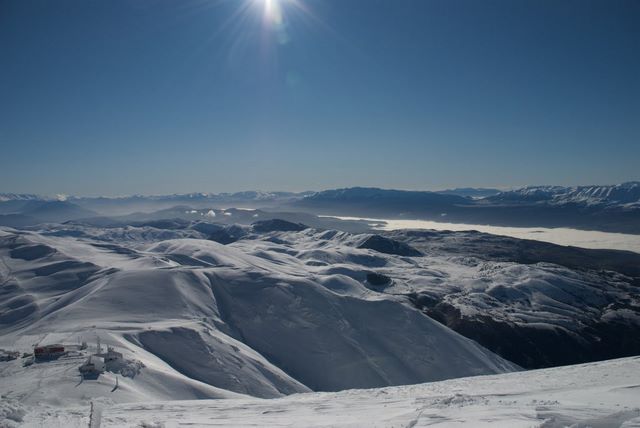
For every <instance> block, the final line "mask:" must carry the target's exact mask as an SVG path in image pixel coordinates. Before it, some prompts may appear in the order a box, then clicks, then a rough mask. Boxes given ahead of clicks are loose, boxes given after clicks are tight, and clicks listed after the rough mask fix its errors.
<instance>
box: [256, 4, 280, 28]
mask: <svg viewBox="0 0 640 428" xmlns="http://www.w3.org/2000/svg"><path fill="white" fill-rule="evenodd" d="M258 2H259V3H262V7H263V11H264V12H263V13H264V19H265V21H266V22H267V23H269V24H271V25H280V24H282V4H281V1H280V0H258Z"/></svg>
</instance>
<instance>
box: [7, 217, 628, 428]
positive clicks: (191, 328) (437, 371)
mask: <svg viewBox="0 0 640 428" xmlns="http://www.w3.org/2000/svg"><path fill="white" fill-rule="evenodd" d="M222 216H224V215H223V214H222ZM216 241H218V242H216ZM221 242H224V244H223V243H221ZM225 244H226V245H225ZM638 266H640V255H637V254H634V253H625V252H619V251H587V250H581V249H575V248H573V249H572V248H564V247H559V246H556V245H552V244H544V243H539V242H529V241H519V240H516V239H510V238H505V237H497V236H491V235H484V234H479V233H472V232H461V233H451V232H425V231H422V232H420V231H400V232H390V233H386V234H383V235H372V234H352V233H347V232H340V231H336V230H324V231H323V230H316V229H310V228H305V226H304V225H300V224H298V223H290V222H286V221H283V220H263V221H258V222H256V223H255V224H254V225H251V226H243V225H216V224H211V223H206V222H202V221H188V222H185V221H172V220H168V221H155V222H151V223H148V224H138V225H126V226H112V227H98V226H89V225H87V224H83V223H67V224H48V225H44V226H37V227H32V228H27V229H23V230H15V229H9V228H4V229H0V284H1V286H0V349H4V350H5V351H13V352H19V353H23V352H31V351H32V350H33V346H34V345H36V344H40V345H44V344H51V343H61V344H63V345H64V346H66V347H67V350H69V353H68V354H67V355H65V356H64V357H62V358H60V359H58V360H55V361H49V362H41V363H36V364H32V365H28V364H27V360H28V359H23V358H19V359H17V360H14V361H10V362H0V395H2V396H3V397H4V400H5V401H7V402H10V403H14V404H15V403H21V404H20V405H17V404H15V405H14V404H11V406H13V407H11V409H13V410H11V411H12V412H14V411H15V412H18V413H19V412H21V411H22V410H20V409H23V410H25V409H26V410H25V411H27V412H29V414H31V413H32V412H34V411H35V410H34V409H36V408H38V409H41V410H38V412H40V411H42V412H49V413H50V414H52V415H53V414H58V413H56V412H57V410H56V408H59V407H64V408H67V409H73V408H78V407H77V406H80V408H82V409H85V410H83V412H84V411H86V409H87V408H88V405H89V401H90V400H94V401H95V400H97V401H96V402H97V403H103V404H105V405H111V404H115V403H131V402H148V401H159V400H160V401H161V400H175V399H183V400H185V399H203V398H232V397H237V396H238V394H239V395H241V396H254V397H266V398H273V397H280V396H283V395H289V394H295V393H301V392H309V391H340V390H345V389H351V388H374V387H384V386H389V385H406V384H415V383H420V382H429V381H439V380H444V379H450V378H459V377H464V376H475V375H488V374H497V373H507V372H512V371H517V370H520V367H518V365H517V364H514V362H516V363H518V364H519V365H521V366H526V367H541V366H549V365H558V364H566V363H575V362H582V361H593V360H597V359H603V358H613V357H621V356H626V355H636V354H638V353H640V339H638V337H640V335H639V334H638V331H640V316H639V313H640V302H639V301H638V299H639V297H638V296H639V295H640V293H639V289H640V283H639V281H638V278H640V272H639V271H638ZM97 337H99V338H100V340H101V342H102V344H103V345H109V346H113V347H115V349H116V350H117V351H118V352H120V353H122V354H123V355H124V358H125V361H126V365H125V369H126V370H124V371H123V370H121V369H120V368H119V369H118V370H116V371H113V370H110V371H107V372H105V373H103V374H101V375H100V376H99V377H98V378H97V379H85V380H82V379H81V378H80V377H79V373H78V367H79V366H80V364H82V362H83V361H84V360H85V359H86V357H87V355H88V354H89V353H90V352H91V349H92V346H93V347H95V345H93V344H94V343H95V341H96V338H97ZM472 339H473V340H472ZM83 341H86V342H89V344H90V345H89V348H88V349H84V350H83V349H82V348H81V347H80V346H79V344H80V343H81V342H83ZM510 360H511V361H510ZM116 379H117V380H116ZM16 406H18V407H16ZM16 409H18V410H16ZM42 409H45V410H42ZM47 409H48V410H47ZM0 411H2V410H1V409H0ZM69 412H70V413H69V414H73V412H72V411H71V410H69ZM78 415H79V416H78V417H80V418H81V419H82V418H83V417H84V413H82V412H80V413H78ZM144 415H145V416H144V417H147V415H148V414H147V413H144ZM21 418H22V417H21ZM25 418H26V416H25ZM22 419H24V418H22ZM27 419H28V418H27ZM27 419H24V420H27ZM115 420H117V419H113V421H115ZM113 421H112V422H111V423H116V422H113ZM85 422H86V421H85Z"/></svg>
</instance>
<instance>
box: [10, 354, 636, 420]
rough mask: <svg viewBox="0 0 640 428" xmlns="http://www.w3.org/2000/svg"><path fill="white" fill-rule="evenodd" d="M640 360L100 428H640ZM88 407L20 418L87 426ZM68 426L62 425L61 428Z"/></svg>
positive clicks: (167, 410)
mask: <svg viewBox="0 0 640 428" xmlns="http://www.w3.org/2000/svg"><path fill="white" fill-rule="evenodd" d="M639 391H640V357H635V358H626V359H620V360H610V361H605V362H599V363H591V364H585V365H578V366H566V367H558V368H554V369H544V370H534V371H527V372H517V373H508V374H501V375H494V376H479V377H473V378H460V379H453V380H447V381H443V382H435V383H427V384H421V385H412V386H400V387H389V388H380V389H368V390H367V389H365V390H348V391H342V392H338V393H308V394H295V395H291V396H288V397H285V398H279V399H271V400H261V399H255V398H246V399H229V400H214V401H212V400H200V401H170V402H167V401H165V402H150V403H138V404H122V405H115V406H105V407H104V408H102V411H101V417H100V426H101V427H105V428H106V427H141V426H145V427H166V428H171V427H178V426H200V427H204V426H225V427H248V426H260V427H351V428H356V427H363V428H364V427H366V428H374V427H426V426H430V427H431V426H436V427H453V426H468V427H508V428H518V427H527V428H529V427H545V428H552V427H557V428H560V427H569V426H571V427H624V428H631V427H638V426H640V393H639ZM88 413H89V407H87V406H85V407H84V408H75V409H69V410H64V411H60V410H54V411H41V410H39V409H33V411H32V412H30V413H27V414H26V415H25V416H23V417H21V419H22V420H23V422H24V426H25V427H36V426H43V425H46V426H53V427H56V426H69V427H71V426H86V423H87V421H88ZM61 421H62V422H63V423H61Z"/></svg>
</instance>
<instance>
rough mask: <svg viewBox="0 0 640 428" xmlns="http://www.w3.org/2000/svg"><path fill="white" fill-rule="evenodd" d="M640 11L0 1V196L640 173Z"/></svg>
mask: <svg viewBox="0 0 640 428" xmlns="http://www.w3.org/2000/svg"><path fill="white" fill-rule="evenodd" d="M268 3H271V4H270V5H269V4H268ZM268 7H270V8H271V12H270V13H268V12H267V11H266V10H265V8H268ZM274 8H275V9H274ZM277 8H279V9H280V14H278V13H277V10H276V9H277ZM274 11H275V12H274ZM265 13H267V16H265ZM639 22H640V2H638V1H636V0H629V1H620V0H612V1H609V0H608V1H589V0H580V1H563V0H549V1H546V0H535V1H533V0H527V1H522V0H503V1H497V0H483V1H478V0H468V1H467V0H393V1H392V0H384V1H383V0H297V1H294V0H280V1H278V0H270V1H265V0H247V1H244V0H209V1H203V0H198V1H191V0H179V1H178V0H172V1H167V0H126V1H125V0H109V1H92V0H77V1H75V0H74V1H68V0H58V1H48V0H47V1H44V0H43V1H34V0H0V58H1V60H0V61H1V67H0V100H1V101H0V147H1V149H2V150H1V152H0V153H2V156H0V191H7V192H34V193H43V194H55V193H66V194H78V195H98V194H103V195H122V194H132V193H147V194H164V193H181V192H191V191H211V192H221V191H239V190H247V189H262V190H307V189H324V188H335V187H347V186H355V185H360V186H377V187H386V188H402V189H441V188H446V187H456V186H484V187H490V186H499V187H509V186H519V185H526V184H566V185H575V184H596V183H598V184H600V183H602V184H605V183H616V182H622V181H627V180H638V179H640V167H639V166H638V164H639V161H640V55H639V54H638V52H640V24H638V23H639Z"/></svg>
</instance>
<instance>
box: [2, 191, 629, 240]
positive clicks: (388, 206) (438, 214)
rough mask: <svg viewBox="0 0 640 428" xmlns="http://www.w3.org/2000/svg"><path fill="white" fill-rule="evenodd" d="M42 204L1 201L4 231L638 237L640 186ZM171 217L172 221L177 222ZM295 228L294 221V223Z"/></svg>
mask: <svg viewBox="0 0 640 428" xmlns="http://www.w3.org/2000/svg"><path fill="white" fill-rule="evenodd" d="M64 199H65V200H58V198H56V199H54V198H47V197H40V196H37V195H28V194H12V193H5V194H0V225H7V226H14V227H19V226H24V225H29V224H37V223H41V222H61V221H66V220H77V219H88V218H93V217H110V218H112V219H117V218H118V217H121V216H128V217H129V218H130V217H131V216H132V215H133V216H137V218H138V219H139V220H144V219H159V218H169V217H166V215H169V213H166V212H165V213H163V214H162V215H164V217H159V214H158V211H166V210H168V211H170V212H176V213H177V215H179V216H180V217H183V216H182V214H181V213H182V212H184V211H186V210H188V209H196V210H198V209H222V208H232V207H233V208H251V209H262V210H265V211H278V212H298V213H310V214H323V215H330V216H354V217H367V218H383V219H384V218H390V219H398V218H402V219H424V220H436V221H446V222H453V223H468V224H489V225H500V226H521V227H525V226H526V227H571V228H578V229H587V230H602V231H609V232H622V233H633V234H640V182H628V183H622V184H617V185H603V186H577V187H562V186H529V187H523V188H520V189H515V190H508V191H499V190H497V189H474V188H460V189H452V190H444V191H437V192H431V191H405V190H389V189H378V188H365V187H352V188H345V189H334V190H324V191H320V192H301V193H292V192H257V191H250V192H239V193H220V194H213V193H189V194H181V195H180V194H177V195H164V196H141V195H134V196H126V197H118V198H106V197H73V196H71V197H68V198H64ZM176 213H174V214H173V215H176ZM294 220H295V219H294Z"/></svg>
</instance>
